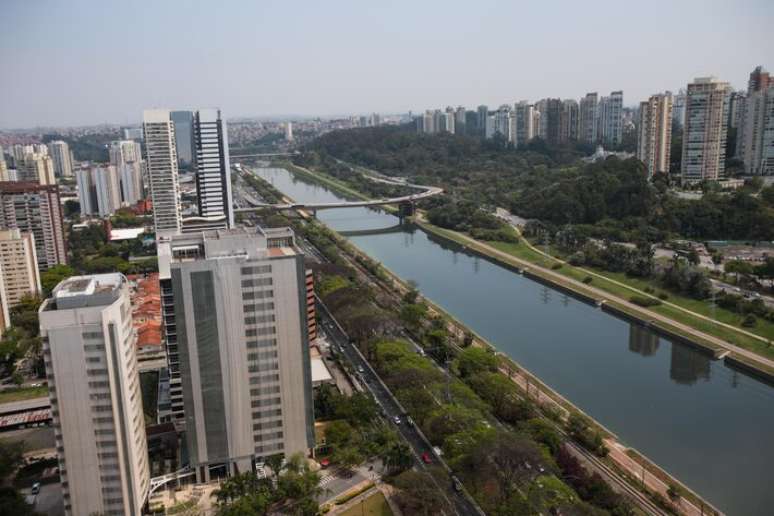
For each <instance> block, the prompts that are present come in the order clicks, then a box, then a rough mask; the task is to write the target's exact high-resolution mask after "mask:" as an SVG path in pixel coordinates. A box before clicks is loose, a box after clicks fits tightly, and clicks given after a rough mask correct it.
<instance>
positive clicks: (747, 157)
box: [737, 85, 774, 176]
mask: <svg viewBox="0 0 774 516" xmlns="http://www.w3.org/2000/svg"><path fill="white" fill-rule="evenodd" d="M744 106H745V107H744V116H743V118H742V124H741V125H742V126H741V128H740V132H741V134H739V133H737V134H738V135H737V141H738V143H737V147H738V148H740V149H741V154H740V155H741V158H742V161H744V171H745V174H749V175H762V176H771V175H774V85H771V86H769V87H767V88H765V89H760V90H757V91H752V92H750V93H749V94H748V95H747V99H746V100H745V103H744Z"/></svg>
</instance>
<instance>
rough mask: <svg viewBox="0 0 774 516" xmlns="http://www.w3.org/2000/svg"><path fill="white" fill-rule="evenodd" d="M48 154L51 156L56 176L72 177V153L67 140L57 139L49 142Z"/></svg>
mask: <svg viewBox="0 0 774 516" xmlns="http://www.w3.org/2000/svg"><path fill="white" fill-rule="evenodd" d="M48 154H49V155H50V156H51V159H52V161H53V165H54V175H55V176H56V177H72V175H73V162H72V160H71V155H70V146H69V145H67V142H63V141H62V140H57V141H54V142H51V143H49V144H48Z"/></svg>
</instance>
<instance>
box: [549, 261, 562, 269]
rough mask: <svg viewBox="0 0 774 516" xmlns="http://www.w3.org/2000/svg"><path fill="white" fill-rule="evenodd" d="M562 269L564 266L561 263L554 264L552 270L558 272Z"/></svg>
mask: <svg viewBox="0 0 774 516" xmlns="http://www.w3.org/2000/svg"><path fill="white" fill-rule="evenodd" d="M561 268H562V264H561V263H555V264H553V265H552V266H551V269H553V270H555V271H558V270H559V269H561Z"/></svg>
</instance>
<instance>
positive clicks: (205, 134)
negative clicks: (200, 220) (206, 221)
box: [154, 109, 234, 227]
mask: <svg viewBox="0 0 774 516" xmlns="http://www.w3.org/2000/svg"><path fill="white" fill-rule="evenodd" d="M227 132H228V131H227V129H226V121H225V120H223V119H222V118H221V114H220V110H219V109H201V110H199V111H196V112H195V113H194V146H195V148H194V161H195V166H196V190H197V196H198V202H199V216H201V217H207V218H210V217H223V218H224V227H233V226H234V205H233V202H232V198H231V164H230V162H229V156H228V134H227ZM154 206H155V204H154Z"/></svg>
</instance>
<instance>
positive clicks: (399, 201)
mask: <svg viewBox="0 0 774 516" xmlns="http://www.w3.org/2000/svg"><path fill="white" fill-rule="evenodd" d="M237 170H240V171H242V170H246V171H248V172H249V173H251V174H254V172H253V171H252V170H250V169H249V168H247V167H242V166H241V165H238V166H237ZM363 176H364V177H366V178H368V179H370V180H371V181H374V182H377V183H385V184H389V185H394V186H404V187H407V188H413V189H416V190H420V192H418V193H415V194H410V195H402V196H400V197H391V198H389V199H372V200H368V201H340V202H298V203H279V204H268V203H261V202H256V200H255V199H253V198H246V199H245V200H247V202H248V203H249V204H251V205H252V206H251V207H249V208H238V209H236V210H234V211H235V212H237V213H239V212H249V211H256V210H266V209H269V210H276V211H285V210H304V211H307V212H311V213H312V214H315V213H316V212H317V210H329V209H334V208H365V207H377V206H387V205H397V206H398V207H399V208H400V214H401V215H413V213H414V204H415V203H416V202H417V201H421V200H422V199H427V198H430V197H433V196H435V195H439V194H441V193H443V189H442V188H438V187H437V186H424V185H417V184H413V183H409V182H407V181H405V180H402V179H388V178H383V177H373V176H369V175H368V174H364V175H363Z"/></svg>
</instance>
